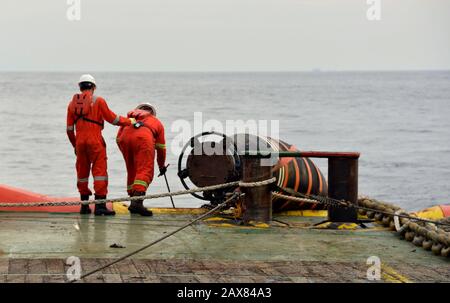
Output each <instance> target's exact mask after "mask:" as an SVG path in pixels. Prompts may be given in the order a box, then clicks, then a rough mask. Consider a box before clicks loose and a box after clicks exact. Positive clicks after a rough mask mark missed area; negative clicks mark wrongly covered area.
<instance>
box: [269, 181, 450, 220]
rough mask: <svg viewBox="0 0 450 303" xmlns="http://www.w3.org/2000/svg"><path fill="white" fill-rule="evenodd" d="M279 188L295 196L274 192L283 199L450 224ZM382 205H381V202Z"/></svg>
mask: <svg viewBox="0 0 450 303" xmlns="http://www.w3.org/2000/svg"><path fill="white" fill-rule="evenodd" d="M279 189H280V190H282V191H285V192H287V193H289V194H290V195H293V196H294V197H293V196H288V195H283V194H280V193H273V195H274V196H275V197H278V198H283V199H286V200H289V201H294V202H306V203H318V204H326V205H330V206H335V207H346V208H355V209H360V210H365V211H375V212H378V213H381V214H384V215H388V216H392V217H399V218H404V219H409V220H413V221H421V222H425V223H432V224H435V225H443V226H450V224H449V223H446V222H440V221H435V220H429V219H424V218H419V217H414V216H411V215H408V214H405V213H396V212H395V211H394V212H393V211H388V210H380V209H374V208H369V207H364V206H359V205H355V204H353V203H350V202H348V201H344V200H337V199H333V198H330V197H323V196H316V195H306V194H301V193H298V192H295V191H293V190H291V189H289V188H283V187H279ZM380 205H381V203H380Z"/></svg>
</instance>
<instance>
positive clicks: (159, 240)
mask: <svg viewBox="0 0 450 303" xmlns="http://www.w3.org/2000/svg"><path fill="white" fill-rule="evenodd" d="M266 181H267V180H266ZM241 195H242V194H239V193H237V192H235V193H233V195H232V196H231V197H230V198H229V199H227V200H226V201H224V202H222V203H220V204H219V205H217V206H216V207H214V208H213V209H211V210H209V211H208V212H206V213H204V214H203V215H201V216H199V217H197V218H195V219H194V220H192V221H190V222H188V223H186V224H184V225H183V226H181V227H179V228H177V229H176V230H174V231H172V232H170V233H168V234H166V235H164V236H162V237H160V238H158V239H156V240H154V241H152V242H151V243H149V244H147V245H145V246H142V247H141V248H139V249H136V250H135V251H132V252H130V253H129V254H126V255H124V256H122V257H120V258H118V259H116V260H114V261H112V262H109V263H108V264H105V265H103V266H101V267H99V268H96V269H94V270H92V271H90V272H88V273H86V274H84V275H82V276H80V278H79V279H76V280H70V281H69V282H70V283H73V282H76V281H79V280H83V279H84V278H86V277H89V276H91V275H93V274H95V273H97V272H99V271H101V270H103V269H105V268H107V267H110V266H112V265H114V264H116V263H118V262H120V261H123V260H125V259H127V258H129V257H131V256H133V255H135V254H137V253H140V252H141V251H143V250H145V249H147V248H149V247H151V246H153V245H155V244H157V243H159V242H161V241H163V240H165V239H167V238H169V237H171V236H173V235H175V234H176V233H178V232H180V231H182V230H183V229H185V228H187V227H189V226H191V225H192V224H194V223H195V222H197V221H200V220H202V219H204V218H206V217H207V216H209V215H211V214H212V213H214V212H216V211H217V210H219V209H221V208H223V207H225V206H226V205H227V204H228V203H230V202H231V201H234V200H236V199H238V198H239V197H240V196H241Z"/></svg>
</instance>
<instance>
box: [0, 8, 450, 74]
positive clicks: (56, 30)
mask: <svg viewBox="0 0 450 303" xmlns="http://www.w3.org/2000/svg"><path fill="white" fill-rule="evenodd" d="M381 3H382V12H381V21H368V20H367V18H366V11H367V9H368V5H367V3H366V0H126V1H125V0H81V21H78V22H70V21H68V20H67V17H66V10H67V8H68V5H67V3H66V0H39V1H36V0H1V1H0V34H1V36H0V38H1V41H2V42H1V47H0V70H49V71H86V70H87V71H99V70H102V71H109V70H113V71H211V70H220V71H222V70H230V71H240V70H256V71H258V70H311V69H314V68H320V69H323V70H373V69H376V70H397V69H402V70H409V69H450V1H449V0H381Z"/></svg>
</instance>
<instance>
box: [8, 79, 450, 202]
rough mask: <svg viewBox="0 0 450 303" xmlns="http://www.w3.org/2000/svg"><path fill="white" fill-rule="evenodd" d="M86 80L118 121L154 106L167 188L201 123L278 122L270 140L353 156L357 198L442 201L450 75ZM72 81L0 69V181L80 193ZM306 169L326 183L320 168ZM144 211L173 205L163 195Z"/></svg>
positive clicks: (114, 177)
mask: <svg viewBox="0 0 450 303" xmlns="http://www.w3.org/2000/svg"><path fill="white" fill-rule="evenodd" d="M92 74H93V75H94V76H95V77H96V79H97V85H98V89H97V91H96V95H99V96H102V97H104V98H105V99H106V100H107V102H108V105H109V107H110V108H111V109H112V110H113V111H114V112H115V113H117V114H121V115H126V113H127V112H128V111H130V110H132V109H133V108H134V107H135V106H136V105H137V104H139V103H142V102H150V103H152V104H154V106H155V107H156V109H157V116H158V118H159V119H160V120H161V121H162V122H163V124H164V126H165V130H166V139H167V148H168V158H167V159H168V160H167V162H168V163H169V164H170V166H169V170H168V175H167V177H168V182H169V185H170V187H171V190H172V191H176V190H181V189H183V187H182V184H181V182H180V180H179V178H178V176H177V161H178V156H179V150H180V146H181V145H182V142H181V143H180V140H181V139H182V140H181V141H183V142H185V141H187V140H188V139H189V137H190V135H195V134H196V133H197V132H198V131H201V130H209V129H203V127H206V128H207V127H208V123H205V121H209V120H214V121H215V124H216V125H217V123H221V124H222V125H226V121H238V120H241V121H256V123H258V125H259V124H261V123H267V122H268V123H269V124H270V122H271V121H276V123H278V126H279V129H278V134H279V138H280V139H282V140H283V141H285V142H288V143H290V144H294V145H295V146H296V147H297V148H299V149H300V150H319V151H357V152H360V153H361V157H360V160H359V194H360V195H367V196H370V197H372V198H376V199H380V200H383V201H387V202H391V203H394V204H397V205H400V206H402V207H403V208H404V209H406V210H410V211H413V210H419V209H423V208H426V207H429V206H433V205H438V204H448V203H450V71H407V72H397V71H395V72H394V71H386V72H378V71H377V72H370V71H367V72H326V71H311V72H195V73H189V72H179V73H178V72H167V73H166V72H152V73H118V72H114V73H112V72H92ZM79 76H80V73H78V72H67V73H66V72H65V73H59V72H2V73H0V138H1V141H0V184H5V185H9V186H14V187H17V188H22V189H26V190H29V191H33V192H36V193H41V194H45V195H50V196H55V197H77V196H78V193H77V189H76V174H75V155H74V152H73V148H72V146H71V145H70V143H69V140H68V139H67V135H66V112H67V105H68V103H69V101H70V100H71V97H72V95H73V94H74V93H76V92H77V80H78V78H79ZM199 115H200V116H201V117H202V121H203V124H204V125H201V126H200V128H199V125H198V117H199ZM195 117H197V119H196V118H195ZM194 124H196V125H194ZM180 125H184V129H183V131H181V130H180ZM209 125H211V123H209ZM117 130H118V128H117V127H115V126H113V125H110V124H106V125H105V129H104V131H103V136H104V138H105V141H106V143H107V151H108V173H109V197H123V196H126V169H125V163H124V160H123V157H122V154H121V153H120V151H119V149H118V147H117V145H116V143H115V136H116V133H117ZM314 161H315V163H316V164H317V165H318V166H319V168H320V169H321V170H322V171H323V172H324V174H325V176H326V174H327V161H326V160H324V159H317V160H314ZM91 184H92V179H91ZM166 191H167V187H166V184H165V181H164V179H163V178H158V177H156V176H155V179H154V181H153V182H152V184H151V185H150V187H149V190H148V193H161V192H166ZM174 202H175V205H176V206H177V207H197V206H200V205H202V204H204V201H201V200H198V199H196V198H194V197H192V196H177V197H175V198H174ZM146 204H147V205H148V206H171V202H170V199H169V198H161V199H155V200H149V201H147V202H146Z"/></svg>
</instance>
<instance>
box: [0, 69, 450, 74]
mask: <svg viewBox="0 0 450 303" xmlns="http://www.w3.org/2000/svg"><path fill="white" fill-rule="evenodd" d="M86 72H90V73H345V72H350V73H351V72H450V68H442V69H342V70H333V69H329V70H328V69H320V68H317V69H309V70H91V71H87V70H25V69H24V70H0V73H86Z"/></svg>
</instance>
